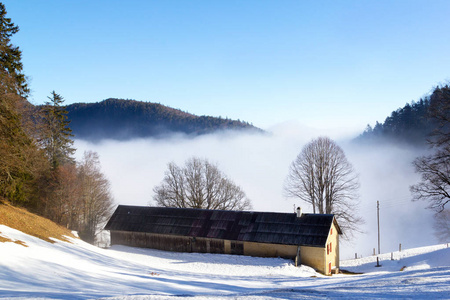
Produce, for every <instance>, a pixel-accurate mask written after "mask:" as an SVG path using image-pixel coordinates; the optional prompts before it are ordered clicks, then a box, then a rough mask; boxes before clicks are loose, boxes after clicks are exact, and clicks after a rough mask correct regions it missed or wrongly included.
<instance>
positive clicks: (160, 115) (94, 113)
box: [66, 99, 262, 140]
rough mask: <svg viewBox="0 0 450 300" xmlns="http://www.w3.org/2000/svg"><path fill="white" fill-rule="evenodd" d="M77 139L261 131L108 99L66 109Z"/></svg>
mask: <svg viewBox="0 0 450 300" xmlns="http://www.w3.org/2000/svg"><path fill="white" fill-rule="evenodd" d="M66 109H67V111H68V112H69V114H68V116H69V119H70V120H71V128H72V130H73V133H74V134H75V137H76V138H80V139H85V140H99V139H117V140H128V139H132V138H144V137H163V136H165V135H167V134H170V133H184V134H188V135H200V134H206V133H211V132H214V131H218V130H254V131H257V132H262V130H260V129H258V128H256V127H254V126H252V125H250V124H249V123H246V122H241V121H239V120H238V121H235V120H230V119H228V118H226V119H223V118H221V117H219V118H215V117H209V116H196V115H193V114H190V113H186V112H183V111H181V110H178V109H174V108H170V107H168V106H164V105H161V104H158V103H151V102H142V101H135V100H123V99H107V100H104V101H101V102H98V103H76V104H72V105H69V106H67V107H66Z"/></svg>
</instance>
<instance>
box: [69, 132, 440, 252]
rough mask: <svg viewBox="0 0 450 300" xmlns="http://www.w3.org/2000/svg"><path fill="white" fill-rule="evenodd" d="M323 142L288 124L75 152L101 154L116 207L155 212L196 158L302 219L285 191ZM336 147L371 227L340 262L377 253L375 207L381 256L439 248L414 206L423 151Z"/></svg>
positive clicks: (260, 201) (261, 206) (420, 206)
mask: <svg viewBox="0 0 450 300" xmlns="http://www.w3.org/2000/svg"><path fill="white" fill-rule="evenodd" d="M320 135H326V132H323V131H317V130H312V129H310V128H307V127H300V126H292V124H284V125H279V126H277V127H274V128H272V134H267V135H261V134H250V133H230V132H224V133H218V134H211V135H204V136H199V137H196V138H187V137H184V136H172V137H170V138H168V139H164V140H155V139H139V140H133V141H127V142H118V141H111V140H105V141H101V142H99V143H89V142H86V141H82V140H76V141H75V147H76V148H77V149H78V150H77V154H76V155H77V159H80V158H81V156H82V155H83V152H84V151H85V150H93V151H96V152H98V154H99V155H100V161H101V165H102V170H103V172H104V173H105V175H106V177H107V178H108V179H109V180H110V182H111V189H112V193H113V196H114V198H115V202H116V203H117V204H129V205H149V204H153V203H154V202H153V200H152V196H153V191H152V190H153V187H154V186H156V185H158V184H160V182H161V181H162V179H163V177H164V172H165V171H166V169H167V164H168V163H169V162H171V161H173V162H175V163H176V164H179V165H183V164H184V162H185V160H186V159H188V158H190V157H192V156H197V157H201V158H206V159H208V160H209V161H211V162H214V163H216V164H218V166H219V169H220V170H221V171H223V172H224V174H226V175H227V176H228V177H229V178H230V179H231V180H233V181H234V182H235V183H236V184H237V185H239V186H241V187H242V189H243V190H244V191H245V193H246V194H247V196H248V198H250V199H251V201H252V204H253V209H254V210H256V211H274V212H293V211H294V206H302V208H303V211H304V212H311V208H310V207H308V205H306V204H304V203H300V202H299V201H298V200H294V199H285V198H284V197H283V193H282V188H283V182H284V180H285V178H286V176H287V174H288V169H289V165H290V164H291V162H292V161H293V160H294V159H295V157H296V156H297V155H298V153H299V152H300V151H301V149H302V147H303V146H304V145H305V144H306V143H307V142H309V141H310V140H311V139H312V138H315V137H318V136H320ZM328 136H330V137H331V138H334V139H339V138H341V136H338V135H334V136H333V135H330V134H328ZM337 141H338V143H339V144H340V145H341V146H342V148H343V149H344V151H345V153H346V155H347V158H348V160H349V161H350V162H351V163H352V164H353V166H354V168H355V170H356V172H357V173H358V174H359V176H360V183H361V189H360V196H361V206H360V214H361V216H362V217H363V218H364V220H365V224H364V225H362V226H361V230H362V231H363V233H360V234H357V235H356V236H355V238H354V239H353V241H352V242H351V243H348V242H344V243H343V244H342V251H341V258H342V259H345V258H350V257H354V255H355V254H354V253H358V255H363V256H367V255H370V254H371V253H372V251H373V248H377V224H376V201H377V200H378V201H380V224H381V251H382V252H388V251H395V250H396V249H398V244H399V243H402V245H403V247H404V249H406V248H409V247H416V246H423V245H429V244H434V243H436V239H435V238H434V235H433V230H432V212H430V211H428V210H425V209H424V207H425V206H426V204H425V203H420V202H411V201H410V198H411V197H410V193H409V186H410V185H411V184H413V183H415V182H417V180H418V175H417V174H415V173H414V170H413V167H412V165H411V161H412V160H413V159H414V157H416V156H417V151H416V150H414V149H412V148H411V149H409V148H402V147H398V146H395V145H383V146H377V147H373V146H372V147H363V146H355V145H352V144H350V143H345V142H342V141H339V140H337Z"/></svg>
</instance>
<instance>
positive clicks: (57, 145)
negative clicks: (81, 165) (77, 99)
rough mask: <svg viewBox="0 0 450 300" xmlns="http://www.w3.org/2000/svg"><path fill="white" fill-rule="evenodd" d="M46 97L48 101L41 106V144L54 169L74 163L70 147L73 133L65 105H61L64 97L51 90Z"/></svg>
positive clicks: (72, 151) (73, 149)
mask: <svg viewBox="0 0 450 300" xmlns="http://www.w3.org/2000/svg"><path fill="white" fill-rule="evenodd" d="M48 99H50V102H47V103H46V105H45V106H44V107H43V108H42V112H43V123H44V133H43V134H44V136H43V139H42V140H41V144H42V147H43V148H44V150H45V153H46V155H47V158H48V160H49V161H50V164H51V166H52V169H53V170H56V168H57V167H58V166H60V165H64V164H66V163H74V159H73V157H72V155H73V154H74V152H75V148H72V145H73V140H72V139H71V137H73V134H72V130H71V129H70V127H69V124H70V121H69V120H68V118H67V111H66V109H65V106H62V104H63V103H64V98H63V97H61V96H60V95H59V94H57V93H56V92H55V91H53V92H52V94H51V97H48Z"/></svg>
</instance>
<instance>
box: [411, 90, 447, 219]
mask: <svg viewBox="0 0 450 300" xmlns="http://www.w3.org/2000/svg"><path fill="white" fill-rule="evenodd" d="M428 114H429V118H430V119H431V120H434V121H435V122H436V123H437V127H436V129H435V130H434V132H433V133H432V136H431V138H430V139H429V140H428V143H429V145H430V148H431V149H432V151H433V153H432V154H431V155H425V156H421V157H418V158H416V159H415V160H414V162H413V165H414V168H415V170H416V172H417V173H419V174H420V175H421V181H420V182H419V183H417V184H415V185H412V186H411V187H410V190H411V193H412V194H413V201H416V200H427V201H429V206H428V207H429V208H431V209H433V210H435V211H436V212H438V213H439V212H442V211H444V209H445V205H446V204H447V203H449V202H450V87H449V86H448V85H446V86H444V87H442V88H439V87H437V88H436V89H435V90H434V91H433V94H432V95H431V96H430V108H429V111H428ZM446 215H447V216H448V213H447V214H446ZM436 216H437V215H436Z"/></svg>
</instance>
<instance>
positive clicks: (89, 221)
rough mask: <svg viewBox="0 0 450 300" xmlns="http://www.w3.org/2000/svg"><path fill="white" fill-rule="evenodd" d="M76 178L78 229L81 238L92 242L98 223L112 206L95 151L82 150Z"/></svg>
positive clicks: (108, 215)
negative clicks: (78, 207)
mask: <svg viewBox="0 0 450 300" xmlns="http://www.w3.org/2000/svg"><path fill="white" fill-rule="evenodd" d="M78 178H79V182H80V187H81V203H80V205H81V209H80V214H79V220H78V221H79V223H78V227H79V228H78V230H79V234H80V237H81V238H83V239H84V240H86V241H88V242H91V243H93V242H94V238H95V235H96V234H97V233H98V230H99V229H100V225H101V224H103V223H104V222H105V221H106V220H107V219H108V218H109V217H110V216H111V213H112V208H113V199H112V196H111V192H110V184H109V181H108V180H107V179H106V178H105V176H104V175H103V173H102V172H101V170H100V160H99V156H98V154H97V153H96V152H93V151H86V152H84V156H83V160H82V162H81V163H80V164H79V167H78Z"/></svg>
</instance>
